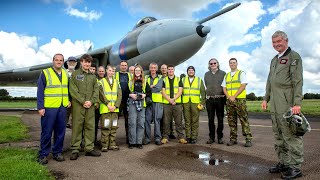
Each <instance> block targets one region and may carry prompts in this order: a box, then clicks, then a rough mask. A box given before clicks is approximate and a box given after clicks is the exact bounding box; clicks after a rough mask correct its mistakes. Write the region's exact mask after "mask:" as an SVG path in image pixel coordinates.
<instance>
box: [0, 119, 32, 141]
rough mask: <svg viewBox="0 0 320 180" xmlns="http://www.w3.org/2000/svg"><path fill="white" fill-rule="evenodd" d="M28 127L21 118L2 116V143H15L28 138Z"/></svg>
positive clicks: (0, 125)
mask: <svg viewBox="0 0 320 180" xmlns="http://www.w3.org/2000/svg"><path fill="white" fill-rule="evenodd" d="M27 132H28V129H27V127H26V126H25V125H24V124H22V123H21V120H20V118H18V117H14V116H0V143H6V142H14V141H19V140H22V139H25V138H27V137H28V134H27Z"/></svg>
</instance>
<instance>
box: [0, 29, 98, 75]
mask: <svg viewBox="0 0 320 180" xmlns="http://www.w3.org/2000/svg"><path fill="white" fill-rule="evenodd" d="M91 45H92V42H90V41H88V40H87V41H75V42H71V41H70V40H69V39H66V40H65V41H64V42H60V40H58V39H56V38H52V39H51V41H50V42H48V43H47V44H44V45H42V46H40V47H39V46H38V38H37V37H35V36H26V35H20V34H16V33H8V32H4V31H0V71H4V70H9V69H16V68H21V67H27V66H32V65H38V64H43V63H48V62H51V59H52V57H53V55H54V54H56V53H62V54H63V55H64V56H65V58H67V57H69V56H76V55H79V54H82V53H85V52H87V49H88V48H89V47H90V46H91Z"/></svg>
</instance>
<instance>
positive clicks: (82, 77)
mask: <svg viewBox="0 0 320 180" xmlns="http://www.w3.org/2000/svg"><path fill="white" fill-rule="evenodd" d="M83 79H84V75H83V74H79V75H77V76H76V80H78V81H83Z"/></svg>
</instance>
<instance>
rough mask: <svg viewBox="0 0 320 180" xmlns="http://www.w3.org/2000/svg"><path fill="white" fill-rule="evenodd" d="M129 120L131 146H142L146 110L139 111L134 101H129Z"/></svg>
mask: <svg viewBox="0 0 320 180" xmlns="http://www.w3.org/2000/svg"><path fill="white" fill-rule="evenodd" d="M128 107H129V118H128V133H129V144H142V139H143V136H144V122H145V108H144V107H143V108H142V110H141V111H137V108H136V105H135V104H133V102H132V99H129V101H128Z"/></svg>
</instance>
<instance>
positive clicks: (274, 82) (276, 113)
mask: <svg viewBox="0 0 320 180" xmlns="http://www.w3.org/2000/svg"><path fill="white" fill-rule="evenodd" d="M302 73H303V70H302V60H301V57H300V55H299V54H298V53H297V52H295V51H293V50H291V49H290V47H289V48H288V49H287V51H286V52H285V53H284V55H283V56H281V57H280V58H278V56H275V57H274V58H273V59H272V61H271V65H270V72H269V75H268V80H267V85H266V94H265V97H264V100H265V101H267V102H268V101H269V100H270V111H271V119H272V127H273V133H274V137H275V150H276V153H277V155H278V158H279V160H280V163H282V164H284V165H287V166H289V167H292V168H300V167H301V164H302V162H303V141H302V137H301V136H296V135H293V134H292V133H291V132H290V129H289V125H288V122H287V120H286V119H284V118H283V114H284V113H285V112H286V111H287V110H288V109H289V107H293V106H295V105H299V106H301V103H302V97H303V96H302V85H303V76H302Z"/></svg>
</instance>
